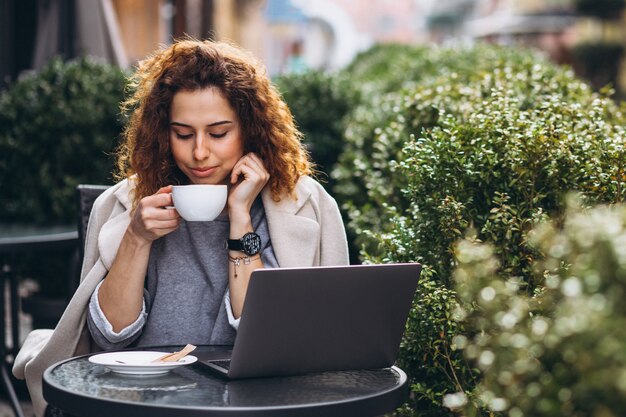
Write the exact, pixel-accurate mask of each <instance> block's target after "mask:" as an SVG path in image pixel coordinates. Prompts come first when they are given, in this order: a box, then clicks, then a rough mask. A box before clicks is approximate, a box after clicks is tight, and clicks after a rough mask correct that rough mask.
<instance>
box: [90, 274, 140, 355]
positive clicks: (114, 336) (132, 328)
mask: <svg viewBox="0 0 626 417" xmlns="http://www.w3.org/2000/svg"><path fill="white" fill-rule="evenodd" d="M103 282H104V281H100V283H99V284H98V286H97V287H96V289H95V290H94V292H93V294H91V300H89V313H90V314H91V317H92V318H93V319H94V322H95V324H96V326H97V327H98V329H99V330H100V332H101V333H102V335H103V336H104V337H105V338H106V339H107V340H108V341H109V342H111V343H118V342H121V341H123V340H126V339H128V338H129V337H130V336H132V335H134V334H135V333H137V332H138V331H139V330H141V328H142V327H143V325H144V324H145V323H146V317H147V314H146V300H145V299H144V300H143V301H142V303H141V312H140V313H139V317H137V320H135V321H134V322H133V323H131V324H129V325H128V326H126V327H125V328H123V329H122V330H120V331H119V332H115V331H114V330H113V326H112V325H111V323H110V322H109V320H107V318H106V316H105V315H104V313H103V312H102V308H100V302H99V301H98V291H99V290H100V285H102V283H103Z"/></svg>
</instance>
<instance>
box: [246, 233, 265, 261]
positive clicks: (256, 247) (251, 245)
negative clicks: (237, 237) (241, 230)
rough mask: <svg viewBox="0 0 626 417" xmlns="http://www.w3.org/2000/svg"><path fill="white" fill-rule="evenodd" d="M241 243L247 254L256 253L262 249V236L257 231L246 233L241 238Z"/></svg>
mask: <svg viewBox="0 0 626 417" xmlns="http://www.w3.org/2000/svg"><path fill="white" fill-rule="evenodd" d="M241 245H242V246H243V251H244V252H245V254H246V255H248V256H252V255H256V254H257V253H259V252H260V251H261V237H260V236H259V235H257V234H256V233H246V234H245V235H244V236H243V238H242V239H241Z"/></svg>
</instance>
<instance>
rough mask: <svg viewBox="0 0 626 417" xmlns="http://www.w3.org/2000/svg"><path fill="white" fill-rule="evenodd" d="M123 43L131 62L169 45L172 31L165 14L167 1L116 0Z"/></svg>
mask: <svg viewBox="0 0 626 417" xmlns="http://www.w3.org/2000/svg"><path fill="white" fill-rule="evenodd" d="M112 2H113V6H114V8H115V13H116V15H117V21H118V24H119V28H120V34H121V37H122V43H123V44H124V49H125V51H126V54H127V56H128V59H129V61H130V62H131V63H133V62H136V61H138V60H140V59H143V58H144V57H145V56H146V55H148V54H149V53H151V52H152V51H154V50H155V49H157V48H158V47H159V45H160V44H162V43H164V42H167V38H168V35H169V29H168V27H167V21H166V20H165V19H164V18H163V16H162V15H161V10H162V6H163V5H164V4H165V0H112Z"/></svg>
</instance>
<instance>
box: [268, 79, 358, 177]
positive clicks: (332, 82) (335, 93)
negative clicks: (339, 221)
mask: <svg viewBox="0 0 626 417" xmlns="http://www.w3.org/2000/svg"><path fill="white" fill-rule="evenodd" d="M275 83H276V86H277V87H278V89H279V91H280V92H281V94H282V96H283V98H284V100H285V102H286V103H287V104H288V105H289V108H290V109H291V112H292V113H293V115H294V118H295V120H296V123H297V124H298V127H299V129H300V131H301V132H302V133H303V135H304V138H303V139H304V143H305V144H306V145H307V148H308V150H309V152H311V156H312V158H313V161H314V162H315V163H316V165H317V170H318V171H319V172H320V173H322V176H321V177H320V179H321V180H322V181H330V172H331V171H332V169H333V167H334V166H335V163H336V162H337V157H338V156H339V154H340V153H341V151H342V150H343V143H344V142H343V138H342V136H343V130H344V117H345V116H346V114H347V113H348V112H349V111H350V109H351V108H352V107H353V106H354V104H355V103H356V102H358V94H357V92H356V91H355V90H354V89H353V88H352V86H351V83H350V82H349V80H348V79H346V78H344V77H341V76H338V75H331V74H327V73H325V72H322V71H308V72H305V73H302V74H289V75H283V76H281V77H279V78H277V79H276V80H275ZM323 184H324V185H325V186H326V187H327V188H329V189H330V188H331V187H330V186H329V185H326V184H327V183H325V182H323Z"/></svg>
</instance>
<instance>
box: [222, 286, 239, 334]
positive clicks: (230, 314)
mask: <svg viewBox="0 0 626 417" xmlns="http://www.w3.org/2000/svg"><path fill="white" fill-rule="evenodd" d="M224 302H225V303H226V315H227V316H228V323H230V325H231V326H232V327H233V329H235V330H239V320H241V317H240V318H238V319H236V318H235V315H234V314H233V307H232V306H231V305H230V291H229V290H226V294H224Z"/></svg>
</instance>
